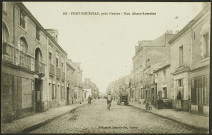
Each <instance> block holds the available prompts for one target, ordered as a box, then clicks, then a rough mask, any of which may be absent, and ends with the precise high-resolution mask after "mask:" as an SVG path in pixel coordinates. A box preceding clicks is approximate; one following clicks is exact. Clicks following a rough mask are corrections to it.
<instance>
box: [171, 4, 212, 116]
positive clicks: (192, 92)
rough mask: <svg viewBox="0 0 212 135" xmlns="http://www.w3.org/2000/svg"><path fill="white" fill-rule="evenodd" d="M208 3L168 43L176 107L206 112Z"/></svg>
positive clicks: (208, 33)
mask: <svg viewBox="0 0 212 135" xmlns="http://www.w3.org/2000/svg"><path fill="white" fill-rule="evenodd" d="M210 24H211V22H210V5H209V4H206V5H204V8H203V10H202V11H201V12H200V13H199V14H198V15H197V16H196V17H194V19H193V20H192V21H191V22H189V23H188V24H187V25H186V26H185V27H184V28H183V29H182V30H181V31H180V32H179V33H178V34H177V35H176V36H175V37H174V38H173V39H171V40H170V42H169V43H170V44H171V50H170V51H171V71H172V74H173V79H174V89H175V92H174V95H175V96H174V97H175V100H176V102H175V108H178V109H181V110H185V111H192V112H198V113H200V114H206V115H208V114H209V106H208V105H209V64H210V62H209V61H210V49H209V48H210Z"/></svg>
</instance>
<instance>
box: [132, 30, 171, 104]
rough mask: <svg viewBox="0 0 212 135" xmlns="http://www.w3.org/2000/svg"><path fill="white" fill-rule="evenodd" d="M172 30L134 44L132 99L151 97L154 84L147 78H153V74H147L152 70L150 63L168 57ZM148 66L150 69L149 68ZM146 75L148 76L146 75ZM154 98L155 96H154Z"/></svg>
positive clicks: (159, 61)
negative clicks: (155, 37)
mask: <svg viewBox="0 0 212 135" xmlns="http://www.w3.org/2000/svg"><path fill="white" fill-rule="evenodd" d="M174 35H175V34H173V32H172V31H167V32H166V33H165V34H163V35H162V36H160V37H158V38H157V39H155V40H143V41H139V42H138V46H135V56H134V57H133V83H132V91H133V92H132V93H134V97H132V101H139V100H140V99H142V100H144V99H146V98H147V99H148V100H151V101H152V99H153V97H152V96H154V95H155V94H152V92H154V91H155V90H154V91H151V89H154V87H155V86H154V84H150V82H149V81H147V79H150V80H152V81H153V80H154V79H153V78H152V77H154V76H153V74H152V73H150V74H149V72H148V71H149V70H152V69H151V68H153V67H151V65H154V64H157V63H161V62H163V61H166V60H168V59H169V57H170V53H169V43H168V41H169V40H170V39H171V38H172V37H174ZM149 68H150V69H149ZM149 75H150V76H151V77H150V78H149ZM147 76H148V77H147ZM154 98H155V97H154Z"/></svg>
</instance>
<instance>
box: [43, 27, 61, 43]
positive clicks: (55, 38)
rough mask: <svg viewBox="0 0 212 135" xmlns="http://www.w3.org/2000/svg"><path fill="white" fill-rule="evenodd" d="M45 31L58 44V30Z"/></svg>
mask: <svg viewBox="0 0 212 135" xmlns="http://www.w3.org/2000/svg"><path fill="white" fill-rule="evenodd" d="M46 31H47V32H48V33H49V34H50V35H51V36H52V37H53V38H54V40H55V41H56V42H58V35H59V33H58V30H57V29H46Z"/></svg>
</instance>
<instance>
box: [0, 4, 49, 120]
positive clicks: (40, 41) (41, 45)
mask: <svg viewBox="0 0 212 135" xmlns="http://www.w3.org/2000/svg"><path fill="white" fill-rule="evenodd" d="M48 37H50V39H52V37H51V36H50V35H49V34H48V33H47V32H46V31H45V29H44V28H43V27H42V26H41V25H40V23H39V22H38V21H37V20H36V19H35V18H34V17H33V16H32V14H31V13H30V12H29V11H28V9H27V8H26V7H25V6H24V5H23V4H22V3H20V2H3V9H2V84H1V88H2V90H1V99H2V102H1V103H2V104H1V108H2V113H1V116H2V118H4V120H3V121H8V120H9V119H10V120H12V119H16V118H21V117H22V116H25V115H30V114H33V113H34V112H38V111H42V110H44V108H45V107H44V106H45V105H44V104H45V103H44V102H45V101H47V100H48V99H47V98H46V97H45V93H46V91H45V90H46V89H47V88H48V86H47V77H48V69H47V67H48V66H47V40H46V39H47V38H48ZM10 120H9V121H10Z"/></svg>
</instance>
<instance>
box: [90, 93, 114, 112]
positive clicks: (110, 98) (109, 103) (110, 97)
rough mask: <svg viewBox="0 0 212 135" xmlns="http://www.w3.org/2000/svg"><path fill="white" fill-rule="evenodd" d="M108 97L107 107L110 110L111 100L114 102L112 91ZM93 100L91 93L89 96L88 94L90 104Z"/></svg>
mask: <svg viewBox="0 0 212 135" xmlns="http://www.w3.org/2000/svg"><path fill="white" fill-rule="evenodd" d="M106 99H107V109H108V110H109V111H110V107H111V102H112V96H111V94H110V93H109V94H108V95H107V97H106ZM91 100H92V98H91V96H90V95H89V96H88V104H91Z"/></svg>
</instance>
